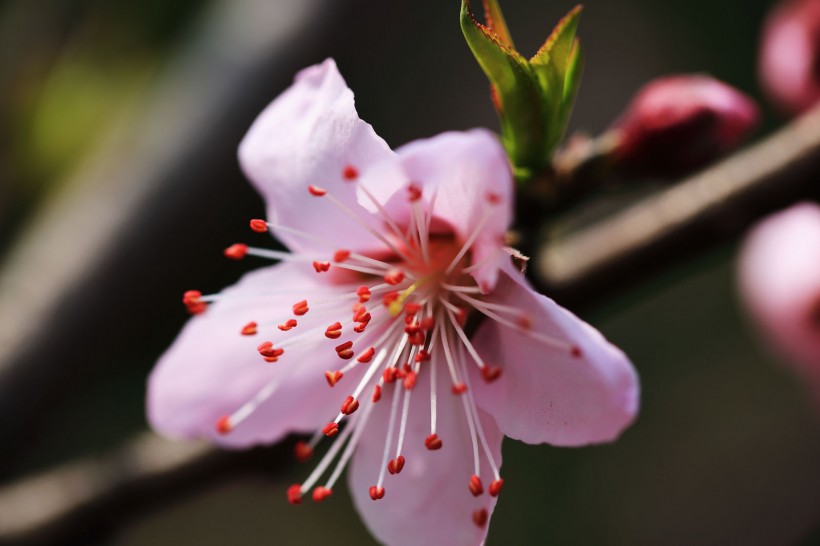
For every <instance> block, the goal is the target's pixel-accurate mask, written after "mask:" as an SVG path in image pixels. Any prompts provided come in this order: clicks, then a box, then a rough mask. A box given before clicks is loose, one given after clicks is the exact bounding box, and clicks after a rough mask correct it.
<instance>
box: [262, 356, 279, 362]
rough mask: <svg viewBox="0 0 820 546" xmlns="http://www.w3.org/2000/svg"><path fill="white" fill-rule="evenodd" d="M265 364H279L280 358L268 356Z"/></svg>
mask: <svg viewBox="0 0 820 546" xmlns="http://www.w3.org/2000/svg"><path fill="white" fill-rule="evenodd" d="M264 359H265V362H279V357H278V356H266V357H264Z"/></svg>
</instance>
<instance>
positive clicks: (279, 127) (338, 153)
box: [239, 59, 394, 251]
mask: <svg viewBox="0 0 820 546" xmlns="http://www.w3.org/2000/svg"><path fill="white" fill-rule="evenodd" d="M393 155H394V154H393V152H392V151H390V148H389V147H388V146H387V144H386V143H385V142H384V140H382V139H381V138H379V136H378V135H376V133H375V132H374V131H373V128H372V127H371V126H370V125H369V124H367V123H365V122H364V121H362V120H360V119H359V116H358V114H357V113H356V108H355V106H354V103H353V92H352V91H351V90H350V89H348V87H347V84H345V81H344V79H342V76H341V75H340V74H339V71H338V70H337V68H336V63H335V62H333V60H332V59H327V60H326V61H325V62H323V63H322V64H319V65H315V66H311V67H309V68H306V69H304V70H302V71H301V72H300V73H299V74H298V75H297V76H296V78H295V81H294V83H293V85H292V86H291V87H290V88H288V89H287V90H286V91H285V92H283V93H282V94H281V95H280V96H279V97H278V98H276V100H274V101H273V102H272V103H271V104H270V105H269V106H268V107H267V108H266V109H265V110H264V111H263V112H262V113H261V114H260V115H259V117H258V118H257V119H256V121H255V122H254V123H253V125H252V126H251V128H250V130H249V131H248V133H247V135H245V138H244V139H243V140H242V143H241V144H240V146H239V162H240V164H241V165H242V169H243V170H244V171H245V174H246V175H247V177H248V178H249V179H250V180H251V181H252V182H253V184H254V186H255V187H256V189H257V190H258V191H259V192H260V193H261V194H262V197H263V198H264V199H265V203H266V204H267V210H268V219H269V221H270V222H273V223H275V224H280V225H283V226H286V227H291V228H296V229H299V230H302V231H304V232H306V233H309V234H311V235H314V236H318V237H320V238H322V239H328V240H329V243H331V244H334V243H335V244H340V245H341V243H342V241H340V240H339V239H338V237H339V235H340V234H344V241H343V242H344V246H345V247H346V248H351V249H355V250H359V251H366V250H370V249H376V250H380V249H383V248H384V245H383V244H382V243H380V242H379V241H378V239H376V238H375V237H373V236H372V235H370V234H368V233H367V231H365V230H364V229H362V227H361V226H359V225H357V224H356V223H355V222H354V221H353V220H352V219H351V218H349V217H348V216H347V215H346V214H345V213H343V212H342V211H341V210H339V209H337V208H336V207H334V206H333V204H332V203H330V202H329V201H328V200H326V199H325V200H321V199H317V198H316V197H314V196H312V195H311V194H310V193H309V192H308V186H310V185H314V186H319V187H322V188H325V189H327V190H328V191H329V192H330V193H331V194H332V195H333V196H334V197H335V198H336V199H338V200H339V201H341V202H342V203H344V204H345V205H346V206H347V207H349V208H350V209H352V210H353V212H355V213H356V214H357V215H358V216H360V217H361V218H363V219H364V220H365V221H367V222H369V223H372V224H374V225H378V222H377V221H376V220H375V219H374V218H372V215H371V214H369V213H368V212H367V211H366V210H364V209H362V207H361V206H359V204H358V203H357V201H356V189H355V188H356V184H355V181H354V180H351V179H350V175H352V174H353V172H352V171H350V172H348V173H345V170H346V169H347V168H348V167H352V168H353V169H355V170H356V171H358V172H361V171H363V170H364V169H365V168H367V167H368V166H369V165H371V164H373V163H375V162H378V161H382V160H385V159H389V158H390V157H392V156H393ZM346 174H348V177H346V176H345V175H346ZM276 236H277V237H278V238H279V239H280V240H281V241H282V242H283V243H285V244H286V245H287V246H288V248H290V249H291V250H299V249H300V250H310V249H317V250H323V251H327V250H328V249H327V247H325V246H323V245H321V244H318V243H316V242H315V241H312V240H310V239H307V238H304V237H298V236H294V235H293V234H291V233H286V232H283V231H277V232H276Z"/></svg>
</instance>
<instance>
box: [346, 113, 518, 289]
mask: <svg viewBox="0 0 820 546" xmlns="http://www.w3.org/2000/svg"><path fill="white" fill-rule="evenodd" d="M396 152H397V154H398V157H396V158H395V159H394V160H392V161H389V162H385V163H381V164H379V165H377V166H375V167H374V168H373V169H371V170H370V171H369V172H367V173H366V175H365V176H364V177H363V178H362V186H364V187H366V188H367V189H368V190H369V191H370V192H371V194H372V195H373V196H375V197H376V199H377V200H378V201H379V202H381V203H384V204H385V208H386V209H387V211H388V212H389V213H390V215H391V216H392V217H393V218H394V219H395V220H396V221H397V223H399V224H400V225H403V226H404V225H408V223H409V219H410V217H411V214H412V212H411V204H410V203H411V202H410V200H409V199H408V188H409V187H410V185H411V184H413V185H414V186H416V187H418V188H419V189H421V192H422V193H421V198H420V200H419V201H420V202H421V203H422V204H423V210H425V211H427V212H428V213H429V211H430V210H431V209H432V213H433V225H432V230H433V232H443V231H449V232H452V231H455V234H456V236H457V237H458V240H459V242H461V243H464V242H467V241H468V240H469V239H472V238H473V237H474V243H473V244H472V251H471V256H472V263H473V264H480V265H478V266H477V267H476V271H475V272H474V273H473V276H474V277H475V279H476V281H477V282H478V283H479V286H482V287H483V288H484V289H486V290H491V289H492V287H493V286H494V285H495V281H496V279H497V277H498V267H499V265H500V263H501V262H502V260H503V256H504V253H503V246H504V232H505V231H506V230H507V228H508V227H509V226H510V223H511V221H512V214H513V212H512V206H513V189H514V188H513V180H512V171H511V170H510V165H509V161H508V160H507V155H506V153H505V152H504V149H503V147H502V146H501V143H500V142H499V141H498V139H497V138H496V136H495V135H494V134H493V133H491V132H490V131H487V130H484V129H473V130H471V131H467V132H448V133H442V134H440V135H437V136H435V137H432V138H428V139H424V140H416V141H414V142H411V143H409V144H406V145H404V146H402V147H401V148H399V149H398V150H396ZM359 200H360V202H361V203H362V205H364V206H365V207H367V208H369V209H370V210H371V211H374V212H375V210H376V209H375V207H374V206H373V204H372V203H371V202H370V200H369V199H368V198H367V196H366V195H364V194H363V193H362V192H360V197H359Z"/></svg>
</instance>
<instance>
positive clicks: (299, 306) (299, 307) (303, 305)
mask: <svg viewBox="0 0 820 546" xmlns="http://www.w3.org/2000/svg"><path fill="white" fill-rule="evenodd" d="M308 311H310V308H309V307H308V302H307V300H302V301H298V302H296V303H294V304H293V314H294V315H296V316H297V317H301V316H302V315H304V314H305V313H307V312H308Z"/></svg>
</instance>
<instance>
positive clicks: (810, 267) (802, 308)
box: [740, 203, 820, 401]
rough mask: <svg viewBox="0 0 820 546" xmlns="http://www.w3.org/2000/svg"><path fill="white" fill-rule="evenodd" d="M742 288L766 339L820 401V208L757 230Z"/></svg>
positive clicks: (798, 208)
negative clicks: (810, 387)
mask: <svg viewBox="0 0 820 546" xmlns="http://www.w3.org/2000/svg"><path fill="white" fill-rule="evenodd" d="M740 287H741V291H742V294H743V297H744V300H745V302H746V304H747V306H748V308H749V310H750V311H751V313H752V316H753V317H754V318H755V320H756V321H757V323H758V325H759V326H760V328H761V331H762V332H763V334H764V335H765V336H766V337H767V339H768V340H769V341H770V342H771V343H772V344H773V345H774V346H775V347H776V348H777V349H778V351H779V352H780V353H781V354H782V355H783V356H784V357H786V359H787V361H789V362H790V363H792V364H793V365H794V367H795V369H796V371H797V372H798V373H799V374H800V375H802V376H803V377H804V378H805V379H806V380H807V381H809V382H810V383H811V384H812V386H813V387H814V389H815V392H816V394H817V396H818V401H820V206H818V205H817V204H815V203H802V204H799V205H795V206H793V207H792V208H790V209H787V210H785V211H783V212H779V213H777V214H775V215H773V216H770V217H769V218H767V219H765V220H764V221H763V222H761V223H760V224H759V225H758V226H757V227H755V228H754V229H753V230H752V232H751V233H750V235H749V236H748V239H747V240H746V242H745V243H744V245H743V250H742V252H741V258H740Z"/></svg>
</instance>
